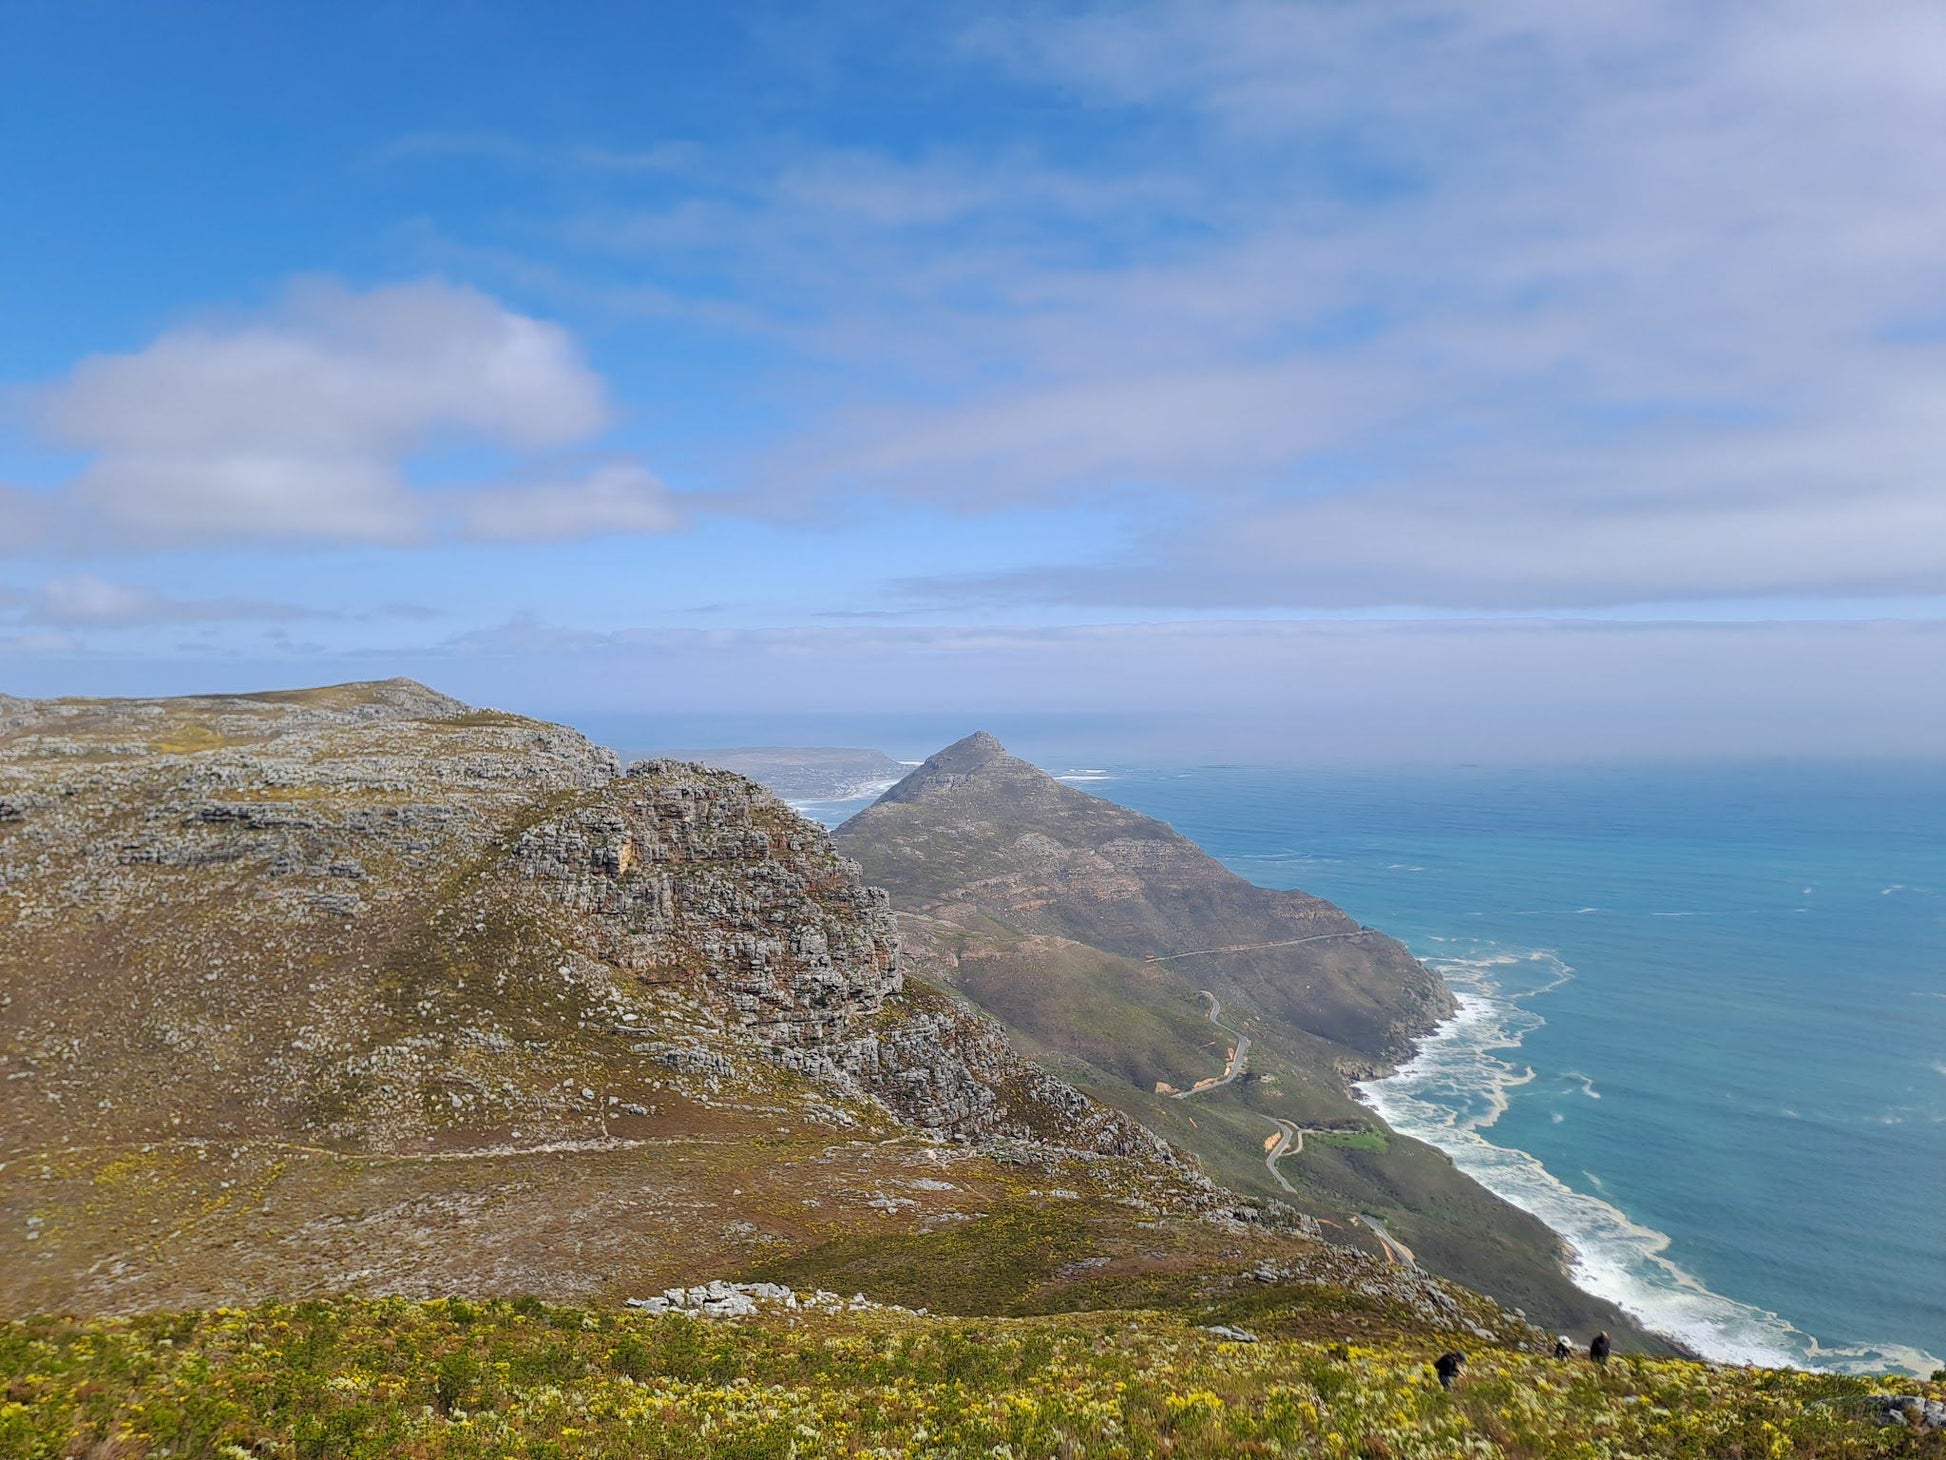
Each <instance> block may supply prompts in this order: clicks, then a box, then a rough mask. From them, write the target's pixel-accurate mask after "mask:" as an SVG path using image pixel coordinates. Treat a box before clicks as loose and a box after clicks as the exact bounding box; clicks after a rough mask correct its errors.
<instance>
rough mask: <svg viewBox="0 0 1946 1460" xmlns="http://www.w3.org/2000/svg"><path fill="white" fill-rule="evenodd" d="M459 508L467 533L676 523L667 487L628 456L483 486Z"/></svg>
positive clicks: (601, 532)
mask: <svg viewBox="0 0 1946 1460" xmlns="http://www.w3.org/2000/svg"><path fill="white" fill-rule="evenodd" d="M461 513H462V517H463V520H464V523H465V530H466V533H467V535H468V536H471V537H476V538H489V539H512V540H515V541H520V542H542V541H550V540H558V539H563V538H581V537H601V536H607V535H609V534H612V533H650V532H670V531H673V530H674V529H675V528H676V527H677V526H679V525H680V523H681V517H680V514H679V513H678V512H677V510H676V507H675V504H674V503H673V501H672V500H671V499H670V496H669V490H668V488H667V487H665V486H664V485H663V484H662V483H661V482H660V481H658V480H657V479H656V478H655V477H653V476H651V475H650V474H649V473H648V472H646V471H644V470H643V469H642V468H641V467H639V466H635V465H633V464H631V463H628V462H613V463H609V464H607V465H604V466H599V467H596V468H595V469H594V470H593V471H591V472H588V473H587V474H586V475H584V476H581V477H577V478H569V479H566V480H560V481H547V482H536V483H531V484H522V485H516V486H505V487H493V488H487V489H485V490H482V491H479V492H476V493H473V494H472V495H471V496H470V497H468V498H467V499H466V501H465V502H464V504H463V506H462V509H461Z"/></svg>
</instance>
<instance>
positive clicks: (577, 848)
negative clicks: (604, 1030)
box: [512, 760, 1171, 1161]
mask: <svg viewBox="0 0 1946 1460" xmlns="http://www.w3.org/2000/svg"><path fill="white" fill-rule="evenodd" d="M512 862H513V865H514V866H515V867H516V868H517V869H518V871H519V873H520V875H521V876H522V877H523V878H525V879H527V880H528V881H530V882H532V883H534V884H535V885H536V886H537V887H538V888H539V889H541V891H542V893H543V895H544V896H546V897H547V898H549V899H550V900H552V901H554V902H556V903H558V904H559V905H560V906H561V907H563V908H564V909H566V910H568V911H570V912H572V913H573V914H575V915H576V916H577V917H578V918H579V919H581V925H582V927H583V928H584V929H585V939H584V946H586V947H587V948H589V949H590V951H592V952H593V953H594V954H595V955H596V956H597V957H598V958H600V959H601V960H602V961H603V962H605V963H607V964H608V965H610V966H612V967H613V968H615V969H617V970H620V971H622V972H624V973H627V974H630V975H633V976H634V977H635V978H637V979H639V980H642V981H644V982H646V983H649V984H652V985H654V986H657V987H662V988H679V989H681V990H683V991H684V992H685V993H687V994H688V995H689V996H691V997H693V998H695V999H696V1000H697V1001H699V1002H700V1003H702V1004H703V1005H704V1006H705V1007H707V1008H709V1009H711V1010H712V1011H714V1012H716V1013H717V1014H719V1015H721V1016H722V1017H723V1018H724V1020H725V1021H726V1022H727V1023H728V1024H729V1025H731V1026H732V1027H734V1028H735V1029H737V1030H739V1031H741V1032H743V1033H745V1034H746V1035H747V1036H748V1039H749V1040H750V1041H751V1042H752V1044H753V1046H754V1047H755V1049H756V1050H758V1051H759V1052H760V1053H761V1055H762V1056H763V1057H764V1058H766V1059H768V1060H770V1061H772V1062H773V1063H775V1064H778V1065H780V1066H782V1067H784V1068H786V1069H789V1070H792V1071H795V1072H797V1073H799V1074H803V1075H807V1076H809V1077H811V1078H812V1079H815V1080H818V1081H820V1082H821V1083H824V1084H826V1085H829V1086H832V1087H834V1088H835V1089H836V1090H837V1091H838V1092H839V1093H840V1094H843V1095H847V1096H851V1097H855V1098H865V1099H870V1100H873V1101H876V1102H877V1103H878V1104H879V1105H881V1106H882V1107H883V1108H884V1109H886V1110H887V1111H889V1112H890V1113H891V1114H892V1115H893V1116H894V1117H895V1118H896V1119H898V1120H899V1121H900V1122H901V1123H902V1124H905V1125H908V1126H910V1127H913V1128H915V1129H918V1130H922V1131H925V1132H927V1133H929V1134H932V1135H935V1136H941V1137H948V1138H952V1139H956V1140H972V1141H981V1140H989V1139H1000V1138H1004V1139H1011V1140H1019V1139H1039V1140H1045V1141H1050V1142H1057V1143H1059V1144H1062V1145H1066V1146H1070V1147H1073V1148H1076V1149H1080V1150H1086V1151H1093V1152H1101V1153H1108V1154H1114V1155H1139V1156H1142V1157H1144V1158H1146V1159H1151V1160H1163V1161H1167V1160H1170V1159H1171V1158H1170V1157H1169V1155H1168V1148H1167V1146H1166V1145H1165V1144H1164V1143H1163V1142H1161V1141H1159V1140H1157V1139H1156V1138H1155V1137H1154V1136H1153V1135H1151V1134H1150V1133H1149V1132H1148V1131H1147V1130H1145V1129H1144V1128H1143V1127H1141V1126H1140V1125H1138V1124H1136V1123H1135V1122H1133V1121H1131V1120H1129V1119H1127V1118H1126V1117H1124V1116H1122V1115H1120V1114H1118V1113H1116V1112H1114V1111H1111V1110H1109V1109H1107V1108H1106V1107H1104V1106H1101V1105H1098V1104H1097V1103H1096V1102H1094V1101H1092V1100H1090V1099H1088V1098H1087V1097H1086V1096H1084V1095H1083V1094H1081V1093H1080V1092H1079V1091H1078V1090H1076V1089H1074V1087H1073V1086H1071V1085H1067V1084H1065V1083H1063V1082H1062V1081H1060V1080H1056V1079H1054V1078H1052V1077H1051V1076H1049V1075H1047V1074H1046V1073H1045V1072H1044V1071H1042V1070H1040V1069H1038V1068H1037V1067H1035V1066H1033V1065H1031V1064H1030V1063H1028V1062H1027V1061H1026V1060H1023V1059H1022V1058H1021V1057H1020V1056H1019V1055H1018V1054H1016V1053H1015V1052H1014V1050H1013V1048H1012V1047H1011V1045H1009V1043H1008V1042H1007V1037H1006V1034H1005V1032H1004V1031H1003V1030H1002V1029H1001V1028H1000V1026H999V1025H998V1024H996V1023H995V1022H994V1021H993V1020H991V1019H988V1018H986V1017H984V1016H983V1015H981V1014H980V1013H978V1012H977V1011H976V1010H974V1009H973V1008H971V1007H970V1006H968V1005H966V1004H965V1003H963V1002H961V1001H959V1000H957V999H954V998H951V997H949V996H947V995H946V994H945V993H944V992H943V991H941V990H938V989H936V988H932V987H929V986H921V987H919V988H916V989H912V990H910V991H909V992H908V996H907V997H904V998H899V997H896V996H898V995H899V994H900V993H901V991H902V990H905V989H906V985H905V980H904V976H903V973H902V970H901V963H900V958H899V952H898V941H897V935H896V932H895V929H894V925H893V922H892V918H891V913H890V910H889V907H888V904H887V899H886V896H885V894H884V893H883V892H881V891H879V890H878V889H876V888H871V887H867V886H865V885H864V884H863V882H862V881H861V880H860V877H859V871H858V867H857V865H856V864H855V863H853V862H851V861H849V860H848V859H846V858H844V857H841V856H839V855H838V854H837V853H836V851H835V850H834V849H833V847H832V845H831V840H830V837H829V835H828V834H827V833H825V832H824V831H823V830H822V829H820V828H818V827H817V826H815V825H813V824H811V823H809V822H807V821H805V820H803V819H802V818H800V817H798V816H797V815H795V814H794V813H792V812H791V811H790V810H789V809H788V808H786V807H785V806H784V805H783V804H782V803H780V802H779V801H777V800H776V798H775V797H773V796H771V795H770V794H769V793H768V792H766V791H764V790H762V789H761V788H759V787H757V786H755V785H754V784H752V783H751V782H749V781H747V780H745V779H743V778H742V777H741V776H738V775H735V774H732V773H730V772H727V771H717V770H710V769H708V768H707V767H704V766H702V765H698V764H688V763H683V762H677V761H667V760H657V761H648V762H643V763H640V764H637V765H636V766H634V767H633V768H632V769H631V770H630V772H629V774H628V775H627V777H625V778H623V779H622V780H619V781H617V782H615V783H613V784H612V785H610V786H608V787H605V788H604V789H603V790H602V791H601V792H599V793H598V794H596V795H594V796H590V797H583V798H580V799H579V800H578V801H577V802H576V804H574V805H572V806H571V807H568V808H565V809H563V810H560V811H557V812H555V813H554V814H552V815H549V816H547V817H546V818H545V819H543V820H541V821H539V822H537V823H536V824H535V825H533V826H530V827H529V828H527V829H526V830H525V831H523V832H522V833H521V834H520V836H519V837H518V839H517V840H516V842H515V843H514V848H513V855H512ZM654 1057H655V1058H657V1059H658V1060H661V1061H662V1062H664V1063H666V1064H668V1065H670V1066H671V1067H672V1068H676V1069H683V1070H688V1071H691V1072H703V1073H714V1074H718V1075H722V1074H726V1073H728V1071H729V1062H728V1061H727V1060H726V1059H725V1057H724V1055H723V1054H722V1053H721V1052H719V1051H714V1050H710V1049H708V1048H705V1047H699V1046H696V1045H694V1044H689V1045H660V1046H656V1047H654Z"/></svg>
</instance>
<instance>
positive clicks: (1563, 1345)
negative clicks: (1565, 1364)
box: [1554, 1333, 1574, 1359]
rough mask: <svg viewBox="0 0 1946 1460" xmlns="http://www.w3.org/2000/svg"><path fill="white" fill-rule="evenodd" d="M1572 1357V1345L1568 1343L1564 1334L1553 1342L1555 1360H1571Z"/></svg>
mask: <svg viewBox="0 0 1946 1460" xmlns="http://www.w3.org/2000/svg"><path fill="white" fill-rule="evenodd" d="M1573 1355H1574V1345H1573V1344H1571V1343H1569V1342H1568V1336H1567V1335H1566V1334H1565V1333H1564V1334H1562V1335H1561V1336H1560V1337H1559V1338H1557V1339H1555V1340H1554V1357H1555V1358H1557V1359H1565V1358H1571V1357H1573Z"/></svg>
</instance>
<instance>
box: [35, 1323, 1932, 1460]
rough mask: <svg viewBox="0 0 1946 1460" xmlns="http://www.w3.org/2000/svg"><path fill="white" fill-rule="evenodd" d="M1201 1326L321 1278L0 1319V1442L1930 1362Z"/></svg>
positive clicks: (1372, 1402)
mask: <svg viewBox="0 0 1946 1460" xmlns="http://www.w3.org/2000/svg"><path fill="white" fill-rule="evenodd" d="M1432 1352H1433V1350H1432V1349H1430V1348H1428V1347H1427V1346H1425V1345H1418V1346H1407V1345H1403V1344H1401V1345H1394V1346H1383V1345H1381V1346H1362V1345H1347V1344H1324V1343H1313V1342H1297V1341H1288V1342H1285V1341H1265V1342H1263V1343H1259V1344H1242V1343H1230V1342H1223V1341H1220V1340H1219V1339H1217V1338H1216V1337H1214V1336H1212V1335H1209V1334H1207V1333H1204V1332H1203V1331H1201V1330H1200V1329H1197V1328H1195V1327H1194V1326H1192V1325H1191V1324H1189V1323H1188V1322H1187V1321H1185V1320H1184V1319H1182V1318H1181V1317H1175V1316H1170V1315H1166V1314H1155V1313H1097V1314H1082V1315H1067V1316H1062V1317H1056V1318H1032V1319H978V1320H970V1319H953V1318H940V1317H933V1318H926V1317H919V1316H916V1315H911V1314H899V1313H861V1314H845V1315H819V1316H811V1315H806V1314H798V1315H786V1314H772V1315H766V1316H764V1317H760V1318H755V1319H748V1320H741V1321H736V1322H714V1321H710V1320H705V1319H697V1318H690V1317H683V1316H663V1317H649V1316H644V1315H638V1314H634V1313H629V1312H594V1311H589V1310H584V1309H577V1308H567V1307H555V1306H551V1305H542V1304H539V1303H535V1302H532V1301H521V1302H516V1303H507V1302H499V1301H494V1302H481V1303H466V1302H461V1301H458V1300H448V1301H441V1302H429V1303H418V1302H408V1301H405V1300H400V1299H384V1300H362V1299H342V1300H338V1301H333V1302H311V1303H301V1304H296V1305H276V1304H273V1305H268V1306H265V1307H261V1308H255V1309H248V1310H235V1309H222V1310H217V1311H214V1312H208V1313H201V1314H186V1315H181V1316H173V1317H147V1318H135V1319H124V1320H103V1321H95V1322H76V1321H70V1320H61V1319H36V1320H32V1321H28V1322H20V1323H11V1324H5V1325H0V1375H4V1380H5V1389H4V1398H0V1457H8V1460H12V1457H21V1460H29V1457H32V1460H54V1457H69V1456H80V1455H93V1456H102V1457H114V1460H140V1457H151V1456H153V1457H160V1456H165V1455H166V1456H170V1457H177V1460H180V1457H202V1456H209V1457H223V1460H233V1457H239V1456H249V1457H253V1460H263V1457H289V1460H300V1457H302V1460H361V1457H388V1460H389V1457H394V1456H403V1457H414V1460H422V1457H423V1460H430V1457H440V1460H445V1457H453V1460H460V1457H466V1460H487V1457H494V1460H504V1457H527V1460H569V1457H583V1456H589V1457H614V1460H621V1457H630V1460H637V1457H640V1460H678V1457H680V1460H691V1457H726V1460H728V1457H735V1460H769V1457H774V1460H816V1457H825V1456H832V1457H835V1456H847V1457H864V1456H870V1457H884V1460H890V1457H941V1460H943V1457H960V1456H966V1457H973V1456H991V1457H1008V1460H1082V1457H1096V1456H1099V1457H1118V1460H1150V1457H1157V1460H1159V1457H1179V1460H1218V1457H1222V1460H1228V1457H1246V1456H1313V1455H1325V1456H1332V1455H1335V1456H1345V1457H1359V1460H1418V1457H1453V1456H1479V1457H1483V1460H1484V1457H1496V1456H1514V1457H1536V1460H1541V1457H1575V1460H1584V1457H1585V1460H1620V1457H1626V1456H1681V1457H1694V1460H1757V1457H1783V1456H1844V1457H1871V1456H1895V1455H1898V1456H1913V1455H1917V1456H1938V1457H1941V1460H1946V1439H1942V1438H1941V1437H1936V1436H1920V1435H1915V1434H1912V1433H1910V1432H1907V1431H1902V1430H1898V1429H1883V1428H1879V1427H1877V1426H1876V1425H1874V1424H1873V1423H1871V1422H1870V1420H1869V1418H1868V1417H1867V1416H1866V1414H1865V1412H1864V1404H1863V1401H1865V1399H1866V1397H1867V1396H1869V1395H1871V1394H1873V1393H1875V1392H1884V1391H1886V1390H1888V1389H1890V1388H1896V1389H1897V1390H1898V1391H1899V1392H1905V1393H1925V1394H1929V1395H1931V1396H1933V1397H1940V1395H1941V1393H1942V1389H1941V1386H1940V1385H1937V1384H1932V1385H1926V1384H1919V1383H1915V1382H1914V1381H1910V1380H1899V1381H1874V1380H1870V1379H1857V1378H1846V1377H1838V1376H1832V1375H1813V1374H1800V1373H1788V1372H1776V1371H1765V1370H1746V1369H1731V1368H1722V1367H1717V1366H1712V1365H1707V1364H1698V1363H1689V1362H1685V1361H1680V1360H1649V1359H1630V1358H1618V1359H1616V1360H1615V1361H1613V1362H1611V1363H1610V1364H1609V1365H1608V1366H1607V1367H1606V1368H1605V1369H1597V1368H1595V1367H1593V1366H1592V1365H1589V1364H1586V1363H1582V1362H1579V1361H1573V1362H1567V1363H1559V1362H1556V1361H1554V1360H1551V1359H1546V1358H1541V1357H1538V1356H1536V1355H1533V1354H1528V1353H1524V1352H1516V1351H1512V1350H1503V1349H1494V1348H1490V1347H1482V1348H1480V1349H1479V1350H1478V1351H1476V1352H1474V1353H1473V1355H1472V1357H1471V1359H1470V1361H1469V1363H1468V1366H1467V1373H1466V1376H1465V1377H1464V1378H1463V1379H1462V1381H1461V1383H1460V1385H1459V1387H1458V1388H1457V1389H1455V1390H1454V1391H1453V1392H1451V1393H1447V1392H1446V1391H1444V1390H1442V1389H1441V1388H1440V1387H1439V1385H1438V1383H1437V1382H1435V1381H1434V1380H1433V1379H1432V1377H1431V1371H1430V1369H1429V1368H1428V1361H1429V1359H1430V1357H1431V1354H1432Z"/></svg>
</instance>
